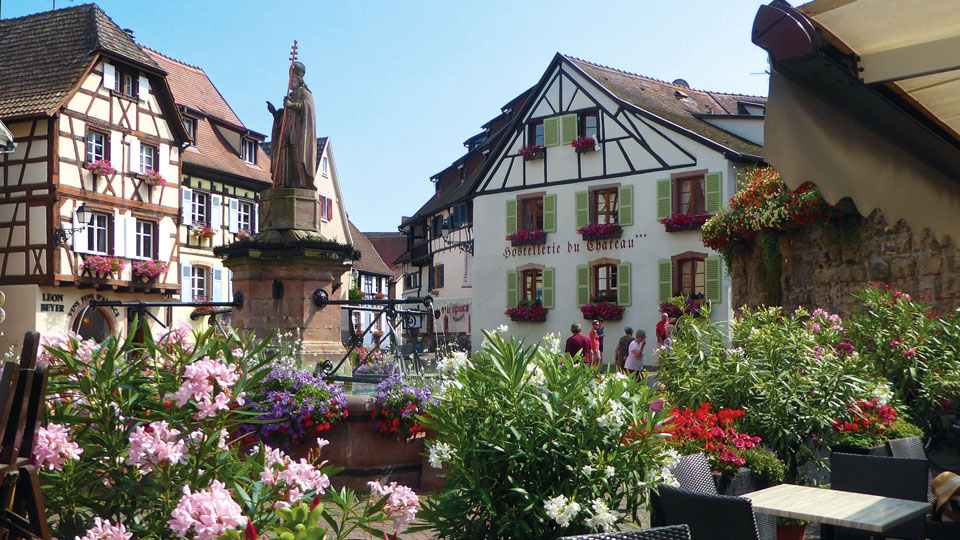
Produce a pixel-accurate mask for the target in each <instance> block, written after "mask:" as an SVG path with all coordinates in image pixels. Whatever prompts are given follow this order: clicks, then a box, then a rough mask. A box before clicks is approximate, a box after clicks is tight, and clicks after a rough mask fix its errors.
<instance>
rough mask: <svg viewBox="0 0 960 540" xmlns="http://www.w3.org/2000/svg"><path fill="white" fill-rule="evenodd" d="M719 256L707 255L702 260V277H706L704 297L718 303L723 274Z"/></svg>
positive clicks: (721, 294) (720, 298)
mask: <svg viewBox="0 0 960 540" xmlns="http://www.w3.org/2000/svg"><path fill="white" fill-rule="evenodd" d="M720 266H721V265H720V257H707V260H706V261H704V267H703V270H704V277H705V278H706V285H707V287H706V289H707V291H706V295H705V296H706V297H707V300H709V301H711V302H714V303H719V302H721V301H722V299H723V298H722V297H723V293H722V280H721V277H722V275H723V273H722V271H721V268H720Z"/></svg>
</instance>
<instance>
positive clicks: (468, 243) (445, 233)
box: [440, 216, 473, 255]
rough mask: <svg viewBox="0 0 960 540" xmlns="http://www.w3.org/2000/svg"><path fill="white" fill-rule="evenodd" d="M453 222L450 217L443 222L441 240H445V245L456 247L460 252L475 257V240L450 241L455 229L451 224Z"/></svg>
mask: <svg viewBox="0 0 960 540" xmlns="http://www.w3.org/2000/svg"><path fill="white" fill-rule="evenodd" d="M451 220H452V218H451V217H449V216H448V217H446V218H444V219H442V220H441V224H440V238H442V239H443V243H444V244H446V245H448V246H451V247H455V248H457V249H459V250H460V251H463V252H465V253H469V254H470V255H473V239H472V238H471V239H470V240H450V238H449V237H450V233H451V232H453V229H452V228H451V223H450V222H451Z"/></svg>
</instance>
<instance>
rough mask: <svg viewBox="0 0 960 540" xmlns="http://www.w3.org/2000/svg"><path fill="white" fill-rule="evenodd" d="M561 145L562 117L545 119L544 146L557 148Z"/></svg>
mask: <svg viewBox="0 0 960 540" xmlns="http://www.w3.org/2000/svg"><path fill="white" fill-rule="evenodd" d="M559 144H560V117H559V116H554V117H553V118H544V119H543V145H544V146H557V145H559Z"/></svg>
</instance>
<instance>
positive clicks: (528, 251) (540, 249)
mask: <svg viewBox="0 0 960 540" xmlns="http://www.w3.org/2000/svg"><path fill="white" fill-rule="evenodd" d="M646 236H647V235H646V234H635V235H634V236H633V238H626V239H624V238H607V239H605V240H584V241H581V242H567V245H566V246H564V245H563V244H562V243H560V242H553V243H550V244H538V245H531V246H517V247H508V248H505V249H504V250H503V258H504V259H509V258H510V257H536V256H538V255H559V254H561V253H580V252H595V251H612V250H623V249H633V248H634V246H636V242H635V240H638V239H640V238H646Z"/></svg>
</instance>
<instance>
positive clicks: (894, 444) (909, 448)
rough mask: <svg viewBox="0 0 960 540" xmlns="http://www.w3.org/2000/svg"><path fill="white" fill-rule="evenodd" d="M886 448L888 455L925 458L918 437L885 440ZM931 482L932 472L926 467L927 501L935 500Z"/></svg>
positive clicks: (921, 442)
mask: <svg viewBox="0 0 960 540" xmlns="http://www.w3.org/2000/svg"><path fill="white" fill-rule="evenodd" d="M887 450H889V451H890V455H891V456H893V457H898V458H910V459H923V460H926V459H927V451H926V450H924V449H923V441H921V440H920V437H905V438H903V439H893V440H889V441H887ZM931 482H933V472H931V471H930V470H929V467H928V469H927V502H931V503H932V502H933V501H935V500H937V498H936V497H934V496H933V492H931V491H930V483H931Z"/></svg>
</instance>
